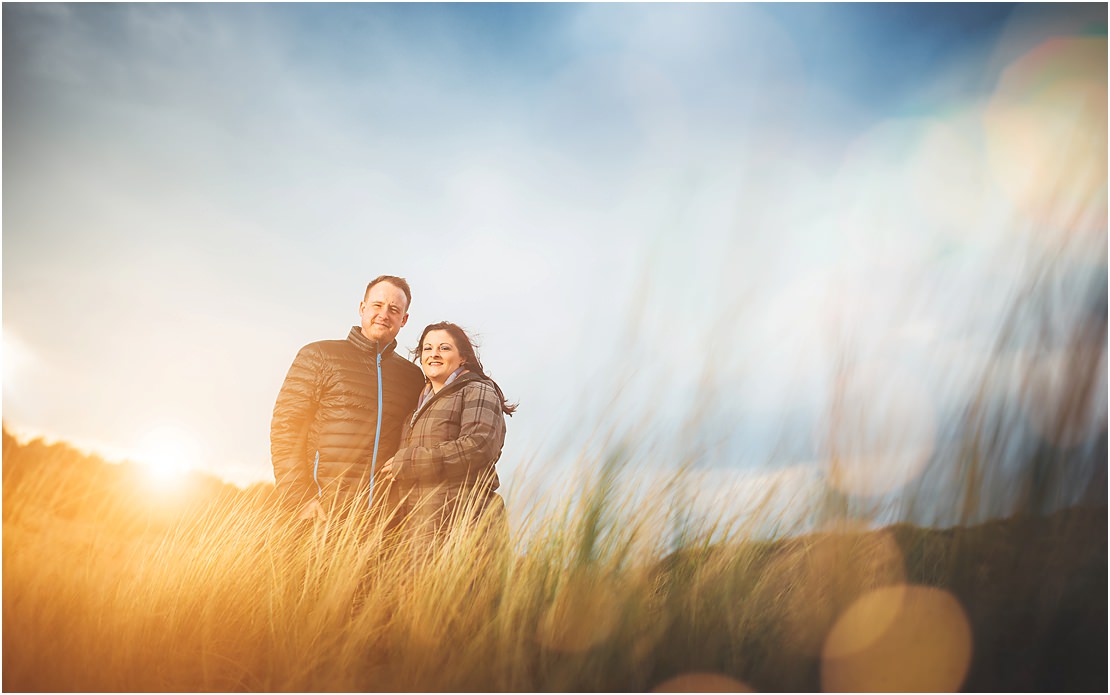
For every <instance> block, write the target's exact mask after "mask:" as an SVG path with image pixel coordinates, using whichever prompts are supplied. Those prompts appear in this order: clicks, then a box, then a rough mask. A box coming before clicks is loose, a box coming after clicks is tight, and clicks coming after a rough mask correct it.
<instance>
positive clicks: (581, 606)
mask: <svg viewBox="0 0 1110 695" xmlns="http://www.w3.org/2000/svg"><path fill="white" fill-rule="evenodd" d="M617 605H618V601H617V596H616V594H615V593H614V592H613V590H612V589H611V588H610V587H609V586H608V583H607V582H605V581H604V580H603V579H598V578H597V577H593V576H589V575H583V574H577V575H573V576H571V578H570V579H569V580H568V581H567V582H566V583H564V584H563V585H562V586H561V587H559V590H558V592H557V593H556V594H555V600H554V601H553V602H552V603H551V605H550V606H548V608H547V611H546V612H545V613H544V615H543V618H542V619H541V620H540V624H539V626H538V628H537V634H536V639H537V640H538V641H539V642H540V644H542V645H543V646H545V647H547V648H548V649H554V650H555V651H560V652H582V651H586V650H588V649H591V648H593V647H595V646H597V645H599V644H601V643H602V642H604V641H605V640H606V639H608V638H609V635H610V634H612V632H613V629H614V627H616V623H617V613H616V611H617V608H616V606H617Z"/></svg>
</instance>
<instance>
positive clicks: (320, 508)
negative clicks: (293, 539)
mask: <svg viewBox="0 0 1110 695" xmlns="http://www.w3.org/2000/svg"><path fill="white" fill-rule="evenodd" d="M297 519H305V520H313V519H319V520H320V521H327V520H328V515H327V513H325V512H324V505H322V504H320V500H318V499H316V498H315V497H313V498H312V499H310V500H309V501H308V502H305V505H304V506H303V507H301V510H300V511H299V512H297Z"/></svg>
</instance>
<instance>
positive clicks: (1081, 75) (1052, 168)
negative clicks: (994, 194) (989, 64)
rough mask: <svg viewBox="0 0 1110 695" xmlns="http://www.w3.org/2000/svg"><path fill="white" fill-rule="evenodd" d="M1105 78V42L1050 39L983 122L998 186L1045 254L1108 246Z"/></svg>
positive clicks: (1001, 89) (1015, 73)
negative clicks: (1029, 226) (1030, 226)
mask: <svg viewBox="0 0 1110 695" xmlns="http://www.w3.org/2000/svg"><path fill="white" fill-rule="evenodd" d="M1106 74H1107V73H1106V38H1105V37H1067V38H1064V37H1058V38H1053V39H1050V40H1048V41H1045V42H1044V43H1042V44H1041V45H1039V46H1038V47H1036V48H1035V49H1033V50H1032V51H1029V52H1028V53H1026V54H1025V55H1024V56H1022V57H1021V58H1019V59H1018V60H1017V61H1015V62H1014V63H1012V64H1011V65H1010V66H1009V67H1008V68H1007V69H1006V71H1005V72H1004V73H1003V75H1002V78H1001V80H1000V81H999V84H998V89H997V90H996V92H995V94H994V95H993V97H992V99H991V102H990V105H989V106H988V107H987V109H986V112H985V113H984V115H983V124H984V127H985V131H986V138H987V149H988V157H989V162H990V167H991V172H992V174H993V176H994V179H995V181H996V182H997V183H998V186H999V187H1000V188H1001V189H1002V191H1004V192H1005V194H1006V195H1007V196H1008V198H1009V199H1010V201H1011V203H1012V204H1013V205H1014V206H1015V207H1016V208H1017V209H1018V210H1020V211H1021V212H1022V213H1023V214H1024V215H1026V216H1027V217H1028V219H1029V220H1030V221H1031V222H1033V223H1034V224H1035V225H1036V228H1037V230H1038V233H1039V237H1038V238H1039V239H1040V241H1042V242H1043V243H1044V244H1045V245H1046V247H1047V248H1048V250H1057V249H1067V248H1069V247H1073V246H1075V245H1076V244H1078V246H1075V250H1076V251H1078V252H1079V253H1081V254H1082V255H1084V256H1089V255H1090V252H1095V251H1099V250H1100V249H1099V248H1097V246H1098V244H1099V243H1100V241H1101V243H1103V244H1104V243H1105V234H1106V231H1105V230H1106V213H1107V207H1106V167H1107V159H1106V153H1107V139H1106V131H1107V120H1106V99H1107V91H1106ZM1101 253H1102V254H1103V255H1105V247H1104V246H1103V247H1102V249H1101Z"/></svg>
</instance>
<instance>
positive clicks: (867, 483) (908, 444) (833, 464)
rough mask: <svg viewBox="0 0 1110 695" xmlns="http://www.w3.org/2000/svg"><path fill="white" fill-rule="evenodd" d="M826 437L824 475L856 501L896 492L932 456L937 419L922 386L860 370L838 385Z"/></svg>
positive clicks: (897, 373) (899, 375)
mask: <svg viewBox="0 0 1110 695" xmlns="http://www.w3.org/2000/svg"><path fill="white" fill-rule="evenodd" d="M836 391H837V393H836V394H835V395H834V405H833V411H832V412H831V413H830V416H829V429H828V431H827V433H826V446H827V447H828V458H827V460H826V473H827V475H828V481H829V484H830V485H832V486H833V487H835V488H836V489H838V490H840V491H842V492H845V493H848V494H852V495H861V496H874V495H881V494H885V493H888V492H893V491H895V490H898V489H899V488H901V487H902V486H904V485H905V484H906V483H908V482H910V481H911V480H913V479H914V478H916V477H917V476H918V475H920V473H921V471H922V469H924V467H925V464H926V463H927V462H928V460H929V457H930V456H931V455H932V453H933V447H934V438H935V436H936V415H935V413H934V409H935V408H934V404H933V398H932V396H931V395H930V393H929V391H928V390H927V389H926V388H925V385H924V384H923V383H922V382H921V380H920V379H919V378H917V377H915V376H913V375H911V374H909V373H908V372H907V371H906V370H903V369H898V368H889V369H880V368H875V367H865V368H863V369H862V370H861V371H859V372H858V373H856V374H852V375H846V376H844V377H842V378H839V379H838V383H837V384H836Z"/></svg>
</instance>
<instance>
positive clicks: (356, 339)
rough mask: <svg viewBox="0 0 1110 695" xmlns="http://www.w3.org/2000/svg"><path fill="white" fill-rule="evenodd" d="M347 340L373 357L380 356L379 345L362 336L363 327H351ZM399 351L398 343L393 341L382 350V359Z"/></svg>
mask: <svg viewBox="0 0 1110 695" xmlns="http://www.w3.org/2000/svg"><path fill="white" fill-rule="evenodd" d="M347 340H349V341H350V342H352V343H354V344H355V347H357V348H358V349H359V350H364V351H366V352H369V353H370V354H372V355H377V354H378V352H379V351H378V344H377V343H376V342H374V341H373V340H370V339H369V338H367V337H366V336H364V335H363V334H362V326H351V332H350V333H348V334H347ZM396 349H397V341H396V340H392V341H390V342H389V344H388V345H386V346H385V347H384V348H382V350H381V355H382V357H385V356H386V355H388V354H390V353H391V352H393V351H394V350H396Z"/></svg>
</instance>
